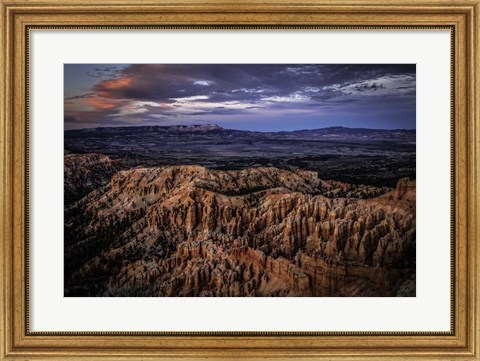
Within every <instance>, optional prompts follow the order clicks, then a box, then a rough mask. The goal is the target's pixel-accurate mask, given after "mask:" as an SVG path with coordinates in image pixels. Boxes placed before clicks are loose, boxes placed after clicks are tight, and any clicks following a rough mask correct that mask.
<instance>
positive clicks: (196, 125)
mask: <svg viewBox="0 0 480 361" xmlns="http://www.w3.org/2000/svg"><path fill="white" fill-rule="evenodd" d="M201 126H216V127H218V128H220V129H223V130H237V131H242V132H255V133H281V132H298V131H308V130H321V129H332V128H343V129H366V130H386V131H395V130H397V131H398V130H415V131H416V130H417V128H416V127H415V128H392V129H386V128H367V127H345V126H342V125H337V126H335V125H334V126H330V127H322V128H302V129H295V130H271V131H261V130H245V129H234V128H224V127H222V126H220V125H218V124H215V123H206V124H172V125H121V126H109V127H91V128H89V127H86V128H76V129H65V128H64V129H63V131H64V132H69V131H79V130H86V129H91V130H94V129H117V128H145V127H158V128H170V127H201Z"/></svg>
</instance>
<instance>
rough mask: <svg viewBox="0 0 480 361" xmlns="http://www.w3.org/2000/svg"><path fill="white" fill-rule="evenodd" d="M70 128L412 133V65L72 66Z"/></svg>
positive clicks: (67, 92)
mask: <svg viewBox="0 0 480 361" xmlns="http://www.w3.org/2000/svg"><path fill="white" fill-rule="evenodd" d="M64 75H65V77H64V79H65V87H64V104H65V113H64V118H65V129H78V128H92V127H116V126H137V125H173V124H213V123H214V124H218V125H220V126H222V127H224V128H229V129H242V130H258V131H277V130H295V129H313V128H324V127H330V126H345V127H363V128H381V129H396V128H404V129H414V128H415V107H416V102H415V65H414V64H383V65H382V64H328V65H310V64H290V65H289V64H275V65H272V64H239V65H236V64H113V65H107V64H66V65H65V68H64Z"/></svg>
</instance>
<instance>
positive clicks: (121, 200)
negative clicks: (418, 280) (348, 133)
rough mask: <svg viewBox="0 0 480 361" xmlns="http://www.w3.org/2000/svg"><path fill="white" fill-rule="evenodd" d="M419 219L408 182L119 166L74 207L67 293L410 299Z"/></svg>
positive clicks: (69, 215)
mask: <svg viewBox="0 0 480 361" xmlns="http://www.w3.org/2000/svg"><path fill="white" fill-rule="evenodd" d="M67 157H71V155H66V158H67ZM95 159H96V160H95V161H92V164H97V163H98V162H101V159H104V158H95ZM95 162H97V163H95ZM105 162H106V163H108V164H109V166H108V167H107V169H108V171H111V172H113V171H114V170H115V169H116V166H115V165H114V163H112V162H111V161H110V162H109V161H108V160H105ZM105 162H104V163H105ZM66 168H67V162H66ZM105 174H109V173H108V172H105ZM67 178H69V179H70V178H72V177H71V176H68V177H67V175H66V179H67ZM71 188H72V189H74V190H75V189H76V188H75V187H74V186H72V187H71ZM415 217H416V215H415V181H410V180H408V179H401V180H400V181H399V182H398V185H397V188H396V189H387V188H378V187H373V186H361V185H350V184H345V183H341V182H337V181H325V180H322V179H319V178H318V176H317V173H315V172H311V171H304V170H287V169H278V168H273V167H258V168H249V169H242V170H228V171H227V170H210V169H207V168H205V167H201V166H169V167H154V168H137V169H130V170H121V171H118V172H115V174H113V176H111V179H110V181H109V182H108V183H107V184H105V185H104V186H103V187H97V188H95V190H92V191H91V192H90V193H89V194H88V195H86V196H85V197H83V198H82V199H80V200H78V201H77V202H74V203H72V204H71V205H69V206H68V207H66V211H65V279H66V289H65V294H66V295H67V296H395V295H397V294H398V295H402V296H408V295H410V296H411V295H414V293H415V288H414V286H413V287H412V283H413V285H414V280H415V236H416V234H415V229H416V227H415ZM407 286H408V287H407ZM400 291H401V292H400Z"/></svg>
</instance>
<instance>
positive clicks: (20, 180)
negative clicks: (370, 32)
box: [0, 0, 480, 360]
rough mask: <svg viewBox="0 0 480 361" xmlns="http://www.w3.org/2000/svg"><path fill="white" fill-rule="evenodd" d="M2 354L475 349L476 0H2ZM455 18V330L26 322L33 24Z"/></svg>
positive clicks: (431, 353) (275, 354) (432, 23)
mask: <svg viewBox="0 0 480 361" xmlns="http://www.w3.org/2000/svg"><path fill="white" fill-rule="evenodd" d="M0 4H1V8H2V21H1V38H2V47H1V55H0V68H1V70H2V78H3V82H2V91H1V93H2V96H1V97H0V115H1V117H0V118H1V120H2V122H1V126H0V140H1V141H0V144H1V148H0V155H1V157H0V159H1V173H0V174H1V182H0V187H1V188H0V191H1V196H0V202H1V206H0V212H1V220H2V225H3V227H2V233H1V239H0V255H1V262H0V264H1V267H2V272H1V277H0V286H1V287H0V288H1V290H2V292H1V302H0V315H1V317H0V320H1V322H0V336H1V342H0V359H1V360H20V359H28V360H37V359H38V360H40V359H42V360H45V359H57V360H67V359H72V360H73V359H81V360H89V359H95V360H119V359H137V360H140V359H141V360H150V359H165V358H182V359H227V358H241V359H251V360H254V359H261V358H276V359H294V358H302V359H309V360H314V359H329V360H331V359H335V360H337V359H338V360H340V359H355V360H373V359H395V360H405V359H411V360H418V359H423V358H424V359H444V360H447V359H448V360H469V359H472V360H480V351H479V349H480V341H479V340H480V323H479V316H478V315H479V312H480V309H479V303H478V299H479V290H480V287H479V278H480V277H479V275H480V274H479V263H478V251H479V248H478V244H479V238H478V237H479V233H478V205H479V201H480V198H479V190H480V189H479V182H477V179H478V175H479V174H478V167H477V165H478V164H477V163H478V159H479V155H480V153H479V148H480V147H479V146H478V144H479V141H480V138H479V135H478V131H479V125H480V124H479V121H480V117H479V104H480V103H479V93H480V92H479V89H480V80H479V78H480V76H479V72H478V69H479V35H480V27H479V6H480V2H479V0H473V1H463V0H460V1H455V2H451V1H439V0H433V1H430V0H416V1H414V0H409V1H402V2H400V1H398V2H394V1H391V0H359V1H349V0H330V1H325V0H300V1H296V2H293V1H283V0H266V1H262V2H255V1H228V2H227V1H224V0H221V1H216V0H205V1H202V2H198V1H194V0H175V1H173V2H166V1H154V0H145V1H142V2H137V1H134V0H18V1H15V0H12V1H10V0H0ZM158 27H164V28H167V27H169V28H180V29H181V28H203V29H214V28H229V29H237V28H238V29H241V28H246V27H247V28H256V29H262V28H268V29H275V28H288V27H291V28H336V29H347V28H351V29H357V28H358V29H396V28H405V29H448V30H450V32H451V40H452V43H451V49H452V54H451V57H452V60H453V61H452V78H451V87H452V88H451V90H452V104H451V116H452V126H453V127H454V132H452V141H451V146H452V157H453V160H454V161H453V162H452V197H453V198H454V199H455V202H453V204H454V207H453V209H452V226H453V227H452V230H453V232H452V233H453V234H452V240H453V242H452V261H453V262H452V265H453V266H452V273H451V275H452V280H451V281H452V283H451V284H452V296H453V302H452V305H451V330H450V332H330V333H329V332H295V333H286V332H270V333H269V332H196V333H194V332H176V333H166V332H163V333H162V332H159V333H155V332H103V333H100V332H99V333H96V332H76V333H74V332H72V333H69V332H32V331H30V330H29V307H28V300H29V287H28V279H29V266H28V255H29V254H28V252H29V242H28V241H29V229H28V222H29V214H28V205H29V203H28V202H29V198H28V197H29V196H28V194H29V191H28V190H29V177H28V175H29V174H28V172H29V171H28V169H29V168H28V164H29V98H28V95H29V69H28V67H29V34H30V30H32V29H108V28H112V29H149V28H158Z"/></svg>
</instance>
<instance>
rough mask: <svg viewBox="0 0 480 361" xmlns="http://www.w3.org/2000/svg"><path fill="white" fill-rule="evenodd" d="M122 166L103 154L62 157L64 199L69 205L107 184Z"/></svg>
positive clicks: (67, 155)
mask: <svg viewBox="0 0 480 361" xmlns="http://www.w3.org/2000/svg"><path fill="white" fill-rule="evenodd" d="M123 168H124V167H122V165H121V164H120V163H119V162H117V161H114V160H112V159H110V158H109V157H108V156H106V155H104V154H98V153H87V154H66V155H65V156H64V164H63V169H64V192H65V194H64V197H65V203H66V204H69V203H71V202H74V201H76V200H78V199H80V198H82V197H83V196H85V195H87V194H88V193H90V192H91V191H93V190H94V189H97V188H99V187H102V186H104V185H105V184H107V183H108V182H109V181H110V179H111V178H112V176H113V175H114V174H115V173H117V172H118V171H119V170H121V169H123Z"/></svg>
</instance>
